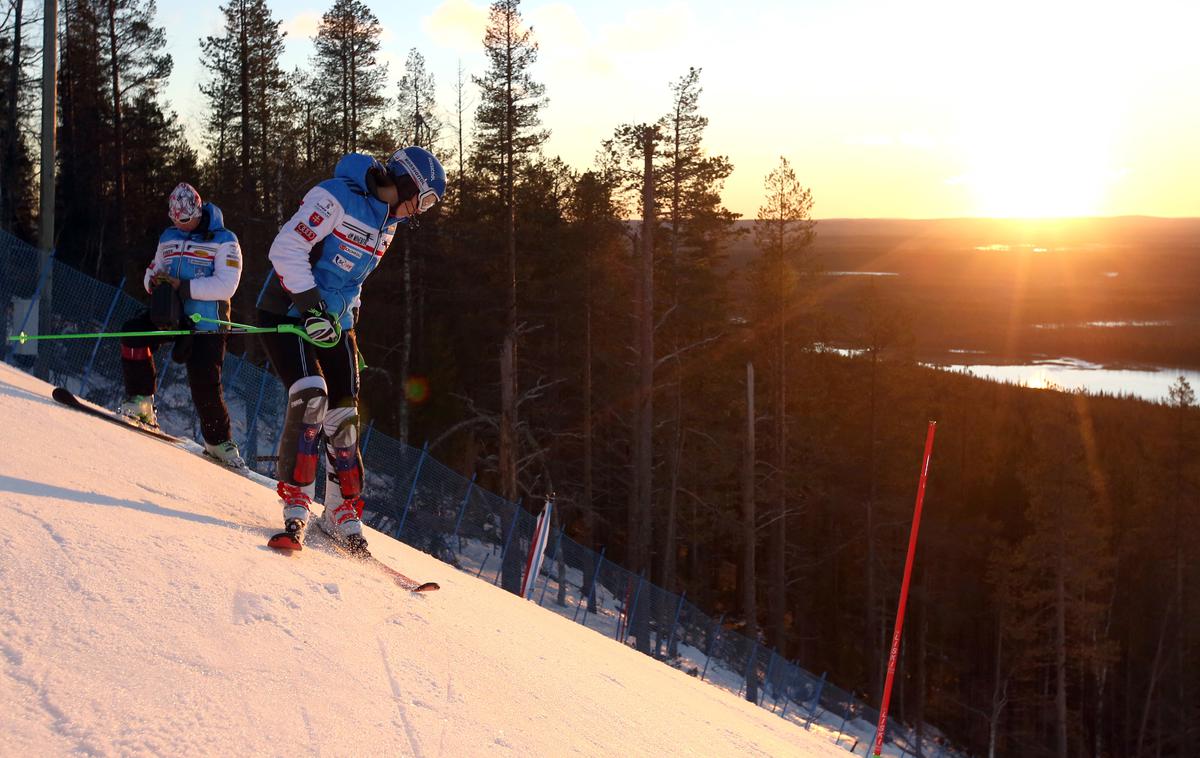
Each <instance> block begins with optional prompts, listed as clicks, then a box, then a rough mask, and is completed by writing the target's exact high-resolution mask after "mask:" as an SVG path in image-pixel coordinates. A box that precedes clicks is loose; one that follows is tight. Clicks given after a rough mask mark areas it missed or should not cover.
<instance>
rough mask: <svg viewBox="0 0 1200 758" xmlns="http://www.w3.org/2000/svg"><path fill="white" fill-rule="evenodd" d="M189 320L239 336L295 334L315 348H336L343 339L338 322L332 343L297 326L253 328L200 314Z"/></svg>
mask: <svg viewBox="0 0 1200 758" xmlns="http://www.w3.org/2000/svg"><path fill="white" fill-rule="evenodd" d="M189 318H191V320H192V321H195V322H196V323H197V324H199V323H200V322H201V321H204V322H206V323H209V324H220V325H221V326H228V327H231V328H233V329H239V330H240V331H238V332H236V333H237V334H294V335H296V336H297V337H299V338H300V339H302V340H304V341H305V342H307V343H308V344H310V345H313V346H314V347H334V346H336V345H337V343H338V340H339V339H341V338H342V327H341V324H339V323H338V322H336V321H334V322H333V326H334V329H336V330H337V336H336V337H334V338H333V340H332V341H330V342H321V341H319V340H315V339H313V338H312V337H310V336H308V332H306V331H304V330H303V329H301V328H300V327H298V326H296V325H295V324H280V325H279V326H270V327H267V326H251V325H250V324H239V323H237V322H236V321H223V320H221V319H219V318H208V317H206V316H201V315H200V314H199V313H196V314H193V315H192V316H189Z"/></svg>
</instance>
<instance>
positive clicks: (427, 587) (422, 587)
mask: <svg viewBox="0 0 1200 758" xmlns="http://www.w3.org/2000/svg"><path fill="white" fill-rule="evenodd" d="M441 588H442V585H440V584H438V583H437V582H425V583H424V584H419V585H417V586H416V587H414V588H413V590H412V591H413V592H433V591H435V590H440V589H441Z"/></svg>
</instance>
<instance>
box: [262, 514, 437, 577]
mask: <svg viewBox="0 0 1200 758" xmlns="http://www.w3.org/2000/svg"><path fill="white" fill-rule="evenodd" d="M316 522H317V528H318V529H319V530H320V531H321V533H322V534H324V535H325V536H326V537H327V538H329V542H330V543H332V545H333V549H334V550H336V551H337V552H339V553H341V554H342V555H344V556H346V557H348V558H353V559H354V560H356V561H359V562H361V563H365V564H367V565H368V566H373V567H374V568H375V569H376V570H377V571H379V572H381V573H382V574H383V575H384V576H387V577H388V578H389V579H391V580H392V581H393V582H395V583H396V586H398V587H401V588H402V589H406V590H408V591H409V592H433V591H435V590H440V589H441V588H442V587H441V585H440V584H438V583H437V582H418V581H417V580H416V579H413V578H412V577H409V576H405V575H404V574H401V573H400V572H399V571H397V570H396V569H394V568H392V567H391V566H389V565H387V564H386V563H384V562H383V561H381V560H379V559H378V558H376V557H375V556H373V555H371V553H370V551H369V550H366V549H363V550H357V551H352V550H350V549H349V548H347V547H346V546H345V545H343V544H342V543H341V542H340V541H338V539H337V537H335V536H333V535H332V534H330V533H329V532H327V531H325V526H324V521H323V520H322V519H319V518H318V519H316ZM278 536H279V535H276V537H278ZM271 539H275V538H274V537H272V538H271Z"/></svg>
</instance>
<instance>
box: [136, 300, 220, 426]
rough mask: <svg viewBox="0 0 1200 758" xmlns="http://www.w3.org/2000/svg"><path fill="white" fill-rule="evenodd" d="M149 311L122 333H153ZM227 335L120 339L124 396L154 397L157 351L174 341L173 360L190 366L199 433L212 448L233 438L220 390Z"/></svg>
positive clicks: (137, 317)
mask: <svg viewBox="0 0 1200 758" xmlns="http://www.w3.org/2000/svg"><path fill="white" fill-rule="evenodd" d="M154 329H155V327H154V324H153V323H152V322H151V321H150V312H149V311H146V312H144V313H142V314H140V315H137V316H134V317H133V318H131V319H129V320H128V321H126V322H125V324H124V326H122V327H121V331H123V332H149V331H154ZM226 339H227V336H226V335H224V334H220V333H217V332H196V333H194V334H189V335H184V336H163V337H159V336H145V337H122V338H121V368H122V370H123V371H124V374H125V394H126V396H132V395H153V394H154V392H155V390H156V389H157V388H158V387H157V385H158V376H157V371H156V370H155V366H154V349H155V348H157V347H158V346H159V345H162V344H164V343H166V342H174V343H175V347H174V349H173V350H172V351H171V358H172V359H173V360H174V361H175V362H176V363H184V364H186V365H187V376H188V386H189V387H191V389H192V402H193V403H195V405H196V413H197V414H198V415H199V416H200V432H201V434H203V435H204V441H205V442H207V443H208V444H210V445H215V444H217V443H219V442H224V441H226V440H228V439H230V432H229V409H228V408H227V407H226V406H225V395H224V392H223V391H222V389H221V364H222V363H223V362H224V360H225V340H226Z"/></svg>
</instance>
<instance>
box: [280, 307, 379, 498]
mask: <svg viewBox="0 0 1200 758" xmlns="http://www.w3.org/2000/svg"><path fill="white" fill-rule="evenodd" d="M258 323H259V325H260V326H264V327H267V328H272V327H276V326H279V325H281V324H294V325H297V326H299V325H300V319H298V318H293V317H290V316H281V315H279V314H277V313H270V312H268V311H264V310H259V311H258ZM260 336H261V337H262V340H263V347H265V348H266V351H267V357H268V358H270V360H271V366H272V367H274V369H275V373H276V374H278V375H279V378H280V379H281V380H283V386H284V387H286V388H287V391H288V400H287V404H288V407H287V410H286V412H285V414H284V422H283V431H282V432H281V433H280V436H279V462H278V464H277V467H276V470H275V476H276V478H277V479H278V480H279V481H281V482H287V483H288V484H294V485H297V486H307V485H310V484H312V483H313V481H314V479H315V478H316V466H317V448H318V446H319V443H320V440H321V438H322V436H323V437H324V439H325V440H326V441H327V442H328V450H327V451H326V452H327V454H328V456H329V460H330V464H331V467H332V469H333V471H334V472H335V473H336V475H337V478H338V484H339V486H340V487H341V491H342V496H343V497H345V498H353V497H358V495H359V494H361V492H362V478H363V467H362V457H361V455H360V454H359V450H358V345H357V343H356V341H355V336H354V330H353V329H347V330H346V331H344V332H342V336H341V338H340V339H338V341H337V344H335V345H334V346H333V347H327V348H320V347H316V346H314V345H312V344H310V343H308V342H305V341H304V340H302V339H300V338H299V337H297V336H296V335H294V334H272V333H267V334H262V335H260Z"/></svg>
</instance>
